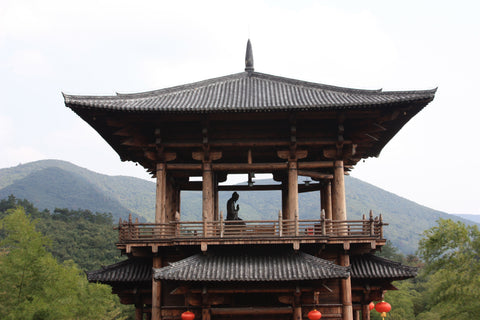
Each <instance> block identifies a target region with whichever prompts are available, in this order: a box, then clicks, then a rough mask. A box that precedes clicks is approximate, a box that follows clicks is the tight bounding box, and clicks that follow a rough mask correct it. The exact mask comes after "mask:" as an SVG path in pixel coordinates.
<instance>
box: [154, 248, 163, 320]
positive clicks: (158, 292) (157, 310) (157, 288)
mask: <svg viewBox="0 0 480 320" xmlns="http://www.w3.org/2000/svg"><path fill="white" fill-rule="evenodd" d="M161 267H162V257H159V256H154V257H153V268H161ZM161 297H162V283H161V281H156V280H155V279H153V277H152V320H161V306H162V299H161Z"/></svg>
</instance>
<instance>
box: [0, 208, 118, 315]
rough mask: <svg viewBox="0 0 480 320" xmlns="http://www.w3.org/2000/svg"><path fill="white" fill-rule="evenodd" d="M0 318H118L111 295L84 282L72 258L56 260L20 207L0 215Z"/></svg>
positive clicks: (116, 299) (98, 286)
mask: <svg viewBox="0 0 480 320" xmlns="http://www.w3.org/2000/svg"><path fill="white" fill-rule="evenodd" d="M0 228H1V230H2V231H3V234H4V238H3V239H2V240H1V241H0V266H1V267H0V318H1V319H26V320H28V319H122V318H123V319H124V317H121V309H120V308H119V301H118V298H116V296H114V295H112V294H111V293H110V288H109V287H108V286H104V285H98V284H90V283H88V282H87V280H86V277H85V275H84V273H83V272H82V271H81V270H80V269H79V268H78V267H77V266H76V265H75V264H74V263H73V262H72V261H67V262H65V263H63V264H59V263H58V262H57V261H56V260H55V258H54V257H53V256H52V255H51V254H50V253H49V252H48V251H47V249H46V247H47V245H48V244H49V241H48V239H47V238H46V237H45V236H43V235H42V234H41V233H40V232H38V231H37V230H36V229H35V223H34V222H32V221H30V219H29V218H28V217H27V216H26V214H25V212H24V209H23V208H20V207H19V208H16V209H9V210H7V212H6V215H5V216H4V217H3V218H2V220H0Z"/></svg>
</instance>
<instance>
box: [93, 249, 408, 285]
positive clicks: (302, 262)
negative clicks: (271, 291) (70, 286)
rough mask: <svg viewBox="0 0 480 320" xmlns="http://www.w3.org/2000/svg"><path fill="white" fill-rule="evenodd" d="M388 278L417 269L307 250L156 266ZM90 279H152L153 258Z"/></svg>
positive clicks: (171, 273)
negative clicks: (342, 261)
mask: <svg viewBox="0 0 480 320" xmlns="http://www.w3.org/2000/svg"><path fill="white" fill-rule="evenodd" d="M349 274H350V275H351V276H352V278H353V279H388V280H400V279H407V278H413V277H415V276H416V275H417V268H414V267H409V266H405V265H402V264H401V263H398V262H394V261H391V260H387V259H384V258H380V257H377V256H374V255H363V256H352V257H351V266H350V268H346V267H341V266H338V265H336V264H334V263H332V262H329V261H326V260H323V259H320V258H317V257H314V256H311V255H309V254H306V253H302V252H299V253H293V252H291V253H287V254H283V255H280V254H272V255H259V254H257V255H250V256H249V255H244V254H243V255H237V256H235V255H203V254H197V255H193V256H191V257H188V258H186V259H183V260H180V261H178V262H174V263H172V264H171V265H169V266H167V267H164V268H160V269H154V277H155V279H164V280H180V281H292V280H316V279H329V278H330V279H331V278H346V277H348V275H349ZM87 278H88V281H90V282H101V283H109V284H113V283H124V284H126V283H139V282H149V281H151V279H152V261H151V260H149V259H136V258H131V259H128V260H125V261H122V262H119V263H115V264H112V265H109V266H106V267H103V268H102V269H100V270H96V271H92V272H88V273H87Z"/></svg>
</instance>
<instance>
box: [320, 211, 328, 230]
mask: <svg viewBox="0 0 480 320" xmlns="http://www.w3.org/2000/svg"><path fill="white" fill-rule="evenodd" d="M320 223H321V226H322V236H324V235H325V234H326V233H327V228H326V226H325V209H322V212H321V213H320Z"/></svg>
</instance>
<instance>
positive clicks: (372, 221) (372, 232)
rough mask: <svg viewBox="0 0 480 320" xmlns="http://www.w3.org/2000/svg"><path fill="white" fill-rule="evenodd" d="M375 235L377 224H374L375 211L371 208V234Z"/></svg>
mask: <svg viewBox="0 0 480 320" xmlns="http://www.w3.org/2000/svg"><path fill="white" fill-rule="evenodd" d="M374 235H375V224H374V220H373V211H372V210H370V236H372V237H373V236H374Z"/></svg>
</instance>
